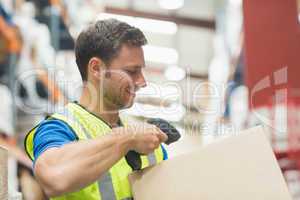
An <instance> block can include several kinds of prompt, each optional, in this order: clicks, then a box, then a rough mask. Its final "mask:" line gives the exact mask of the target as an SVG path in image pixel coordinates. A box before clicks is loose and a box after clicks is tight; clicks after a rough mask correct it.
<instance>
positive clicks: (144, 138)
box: [118, 123, 168, 154]
mask: <svg viewBox="0 0 300 200" xmlns="http://www.w3.org/2000/svg"><path fill="white" fill-rule="evenodd" d="M118 129H119V130H118V132H119V133H122V132H123V131H124V133H126V134H131V135H132V142H131V144H130V146H129V149H128V150H134V151H136V152H138V153H140V154H149V153H152V152H153V151H154V150H155V149H157V148H158V147H159V145H160V144H161V143H163V142H165V141H166V140H167V139H168V136H167V135H166V134H165V133H164V132H162V131H161V130H160V129H159V128H158V127H156V126H154V125H151V124H148V123H144V124H141V125H135V126H128V127H124V128H118Z"/></svg>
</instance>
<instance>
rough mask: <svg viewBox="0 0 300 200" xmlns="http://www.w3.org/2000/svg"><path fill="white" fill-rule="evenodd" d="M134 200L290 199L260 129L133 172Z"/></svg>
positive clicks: (268, 145) (244, 132) (271, 152)
mask: <svg viewBox="0 0 300 200" xmlns="http://www.w3.org/2000/svg"><path fill="white" fill-rule="evenodd" d="M129 179H130V182H131V184H132V189H133V195H134V199H135V200H154V199H155V200H182V199H188V200H291V197H290V194H289V191H288V188H287V185H286V183H285V180H284V178H283V176H282V173H281V171H280V168H279V166H278V163H277V161H276V158H275V156H274V154H273V151H272V149H271V146H270V144H269V141H268V140H267V138H266V136H265V134H264V130H263V128H262V127H256V128H253V129H249V130H246V131H243V132H242V133H240V134H237V135H235V136H232V137H228V138H225V139H221V140H218V141H216V142H214V143H212V144H210V145H207V146H205V147H201V148H199V149H198V150H196V151H194V152H192V153H188V154H185V155H181V156H178V157H175V158H173V159H170V160H167V161H164V162H162V163H161V164H159V165H156V166H154V167H149V168H147V169H145V170H143V171H139V172H135V173H133V174H131V175H130V177H129Z"/></svg>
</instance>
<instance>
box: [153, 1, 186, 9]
mask: <svg viewBox="0 0 300 200" xmlns="http://www.w3.org/2000/svg"><path fill="white" fill-rule="evenodd" d="M158 4H159V6H160V7H161V8H163V9H168V10H175V9H179V8H181V7H182V6H183V5H184V0H158Z"/></svg>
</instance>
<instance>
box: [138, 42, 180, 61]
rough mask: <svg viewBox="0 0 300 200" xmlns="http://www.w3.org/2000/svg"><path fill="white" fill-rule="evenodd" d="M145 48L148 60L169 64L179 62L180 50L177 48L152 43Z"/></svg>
mask: <svg viewBox="0 0 300 200" xmlns="http://www.w3.org/2000/svg"><path fill="white" fill-rule="evenodd" d="M143 49H144V54H145V60H146V61H150V62H154V63H164V64H168V65H174V64H177V62H178V52H177V50H176V49H173V48H167V47H160V46H152V45H146V46H144V47H143Z"/></svg>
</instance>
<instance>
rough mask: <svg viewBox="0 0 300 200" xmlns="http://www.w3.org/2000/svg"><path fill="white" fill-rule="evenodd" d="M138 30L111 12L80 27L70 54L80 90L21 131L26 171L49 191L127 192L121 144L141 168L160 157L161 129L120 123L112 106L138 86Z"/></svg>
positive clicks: (66, 195)
mask: <svg viewBox="0 0 300 200" xmlns="http://www.w3.org/2000/svg"><path fill="white" fill-rule="evenodd" d="M146 42H147V41H146V38H145V36H144V34H143V33H142V32H141V31H140V30H139V29H137V28H135V27H132V26H130V25H128V24H126V23H124V22H120V21H117V20H114V19H108V20H103V21H97V22H96V23H95V24H92V25H90V26H89V27H88V28H87V29H86V30H84V31H83V32H81V33H80V35H79V36H78V38H77V41H76V47H75V54H76V63H77V65H78V68H79V71H80V74H81V77H82V79H83V83H84V86H83V92H82V95H81V97H80V101H79V103H69V104H67V105H66V109H65V110H64V111H63V112H61V113H55V114H53V115H52V116H51V117H49V118H47V119H46V120H45V121H43V122H41V123H40V124H39V125H38V126H37V127H35V128H34V129H33V130H32V131H30V132H29V134H28V135H27V137H26V139H25V148H26V151H27V153H28V155H29V156H30V158H31V159H32V160H33V161H34V174H35V176H36V177H37V179H38V181H39V183H40V184H41V186H42V188H43V189H44V191H45V193H46V194H47V195H48V196H49V197H57V198H54V199H64V200H73V199H88V200H101V199H102V200H114V199H116V200H119V199H120V200H121V199H132V194H131V190H130V186H129V182H128V174H129V173H131V172H132V168H131V167H130V166H131V165H129V164H130V161H129V159H128V156H127V155H128V152H132V151H135V152H138V153H140V154H142V155H145V156H140V157H138V158H139V159H140V161H141V163H142V164H141V165H142V166H141V168H144V167H147V166H149V165H151V164H155V163H158V162H161V161H162V160H163V159H166V158H167V156H166V152H165V150H164V149H163V147H162V146H161V143H162V142H164V141H166V139H167V136H166V135H165V134H164V133H163V132H161V131H160V130H159V129H158V128H156V127H155V126H153V125H150V124H146V123H145V124H143V125H139V126H131V125H126V122H124V121H122V120H121V119H120V118H119V110H120V109H124V108H128V107H130V106H132V104H133V99H134V97H135V92H136V91H137V90H138V89H139V88H141V87H145V86H146V82H145V79H144V76H143V73H142V69H143V68H144V67H145V61H144V54H143V49H142V46H143V45H145V44H146Z"/></svg>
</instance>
